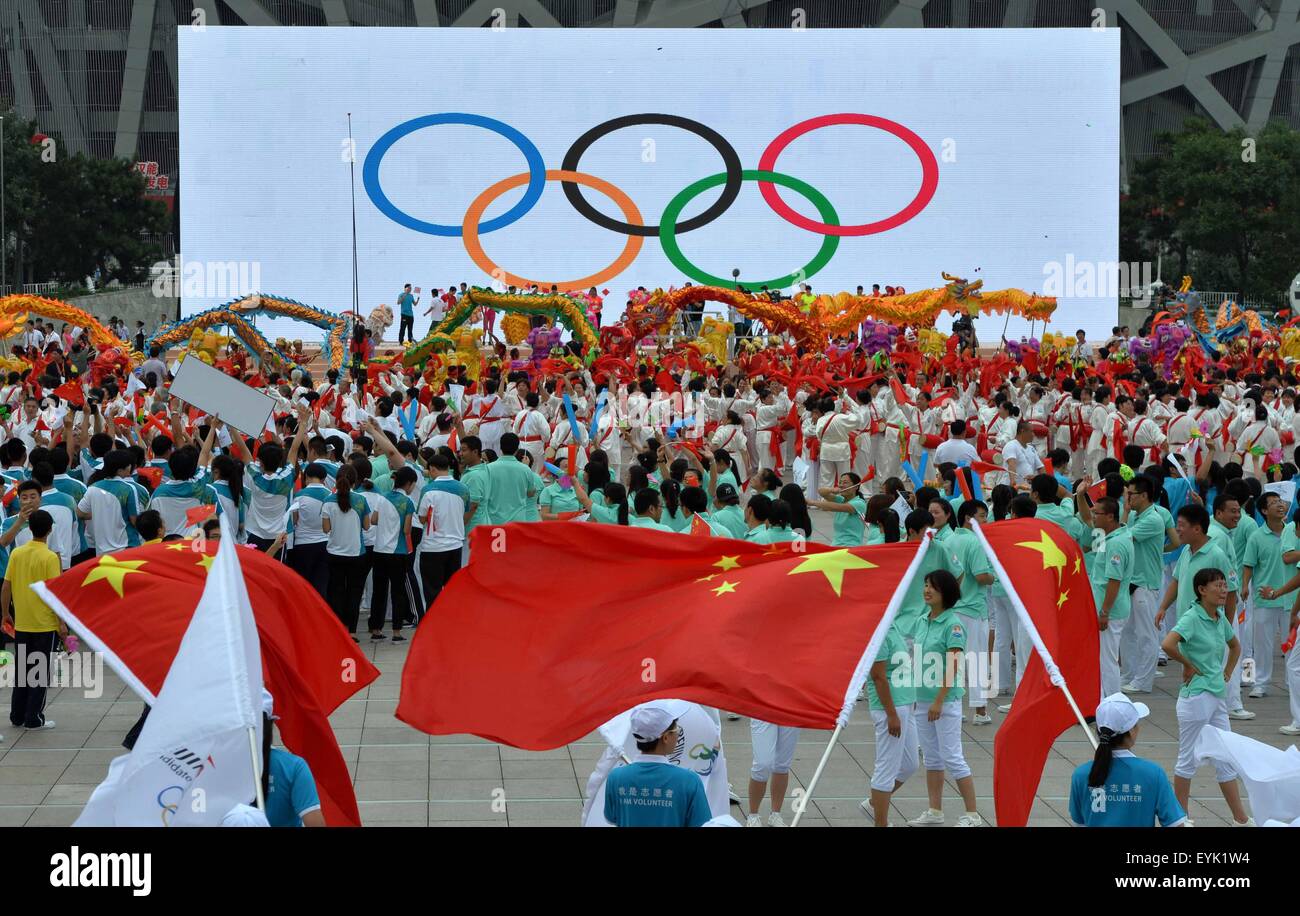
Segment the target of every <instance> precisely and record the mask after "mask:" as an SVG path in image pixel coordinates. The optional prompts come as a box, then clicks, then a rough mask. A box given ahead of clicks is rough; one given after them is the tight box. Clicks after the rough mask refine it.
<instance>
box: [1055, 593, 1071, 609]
mask: <svg viewBox="0 0 1300 916" xmlns="http://www.w3.org/2000/svg"><path fill="white" fill-rule="evenodd" d="M1069 598H1070V590H1069V589H1068V588H1067V589H1066V590H1065V591H1063V592H1061V594H1060V596H1059V597H1057V599H1056V607H1057V610H1060V608H1061V605H1063V604H1065V602H1066V601H1068V600H1069Z"/></svg>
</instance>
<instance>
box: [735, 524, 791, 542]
mask: <svg viewBox="0 0 1300 916" xmlns="http://www.w3.org/2000/svg"><path fill="white" fill-rule="evenodd" d="M749 535H750V536H749V537H747V538H746V539H745V540H747V541H749V542H750V543H751V544H789V543H791V542H793V541H798V540H801V538H800V537H799V532H798V531H795V530H794V529H793V528H769V527H767V526H765V525H759V526H758V527H757V528H755V529H754V530H753V531H751V532H750V533H749Z"/></svg>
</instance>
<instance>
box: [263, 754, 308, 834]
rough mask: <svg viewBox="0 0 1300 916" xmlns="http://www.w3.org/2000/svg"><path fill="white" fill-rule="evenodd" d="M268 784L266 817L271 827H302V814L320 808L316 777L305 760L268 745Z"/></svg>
mask: <svg viewBox="0 0 1300 916" xmlns="http://www.w3.org/2000/svg"><path fill="white" fill-rule="evenodd" d="M267 769H268V770H269V771H270V787H269V788H268V790H267V793H266V819H267V821H268V822H269V823H270V825H271V826H272V827H301V826H302V816H303V815H304V814H310V813H311V812H313V811H315V810H317V809H318V808H320V796H319V795H317V794H316V780H315V779H313V778H312V775H311V768H310V767H308V766H307V761H305V760H303V759H302V758H301V757H298V756H296V755H294V754H290V753H289V752H288V751H285V750H281V749H280V748H278V747H273V748H271V765H270V766H269V767H267Z"/></svg>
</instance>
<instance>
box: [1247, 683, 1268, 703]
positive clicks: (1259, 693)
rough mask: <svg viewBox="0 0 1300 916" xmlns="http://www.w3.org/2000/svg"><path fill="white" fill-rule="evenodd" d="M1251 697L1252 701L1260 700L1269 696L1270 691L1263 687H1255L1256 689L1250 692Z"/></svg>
mask: <svg viewBox="0 0 1300 916" xmlns="http://www.w3.org/2000/svg"><path fill="white" fill-rule="evenodd" d="M1249 696H1250V698H1251V699H1254V700H1258V699H1260V698H1261V697H1266V696H1268V691H1267V690H1265V689H1264V688H1263V687H1261V686H1259V685H1256V686H1255V687H1254V689H1252V690H1251V691H1250V694H1249Z"/></svg>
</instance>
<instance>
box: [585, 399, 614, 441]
mask: <svg viewBox="0 0 1300 916" xmlns="http://www.w3.org/2000/svg"><path fill="white" fill-rule="evenodd" d="M608 399H609V391H608V390H606V391H602V392H601V393H600V397H598V398H596V409H595V410H593V411H592V412H591V428H590V429H589V430H587V438H588V439H592V440H594V439H595V438H596V428H597V424H598V423H600V412H601V411H602V410H604V409H605V401H607V400H608Z"/></svg>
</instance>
